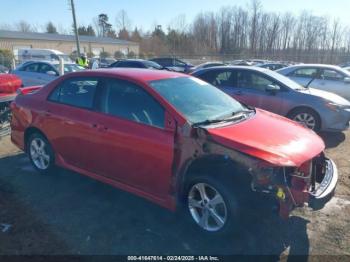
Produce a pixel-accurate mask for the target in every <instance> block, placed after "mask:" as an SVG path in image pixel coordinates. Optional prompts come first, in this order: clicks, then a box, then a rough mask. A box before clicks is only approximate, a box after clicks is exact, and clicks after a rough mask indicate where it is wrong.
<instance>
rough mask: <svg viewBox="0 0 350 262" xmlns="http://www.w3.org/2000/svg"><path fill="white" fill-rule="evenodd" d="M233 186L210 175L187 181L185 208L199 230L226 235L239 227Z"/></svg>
mask: <svg viewBox="0 0 350 262" xmlns="http://www.w3.org/2000/svg"><path fill="white" fill-rule="evenodd" d="M233 191H234V189H233V188H231V187H229V186H228V184H227V183H224V182H223V181H216V180H215V179H214V178H212V177H211V176H199V177H195V178H193V179H191V180H190V181H188V186H187V190H186V194H185V202H186V205H185V206H186V207H185V208H186V209H187V210H186V212H187V216H188V217H189V218H190V220H191V221H192V222H193V223H194V224H196V225H197V226H198V227H199V229H201V231H202V232H205V233H208V234H211V235H226V234H229V233H232V232H234V231H235V229H238V227H239V225H238V202H237V198H236V196H235V195H234V192H233Z"/></svg>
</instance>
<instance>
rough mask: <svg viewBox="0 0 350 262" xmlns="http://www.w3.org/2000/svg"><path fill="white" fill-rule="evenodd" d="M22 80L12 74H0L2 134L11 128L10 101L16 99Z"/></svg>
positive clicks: (0, 127)
mask: <svg viewBox="0 0 350 262" xmlns="http://www.w3.org/2000/svg"><path fill="white" fill-rule="evenodd" d="M21 86H22V81H21V79H20V78H18V77H17V76H15V75H12V74H0V136H2V135H4V134H5V132H6V133H8V131H9V128H10V116H11V111H10V103H11V102H12V101H13V100H14V99H15V97H16V95H17V94H16V92H17V90H18V89H19V88H20V87H21Z"/></svg>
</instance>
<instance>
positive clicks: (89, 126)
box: [11, 68, 338, 234]
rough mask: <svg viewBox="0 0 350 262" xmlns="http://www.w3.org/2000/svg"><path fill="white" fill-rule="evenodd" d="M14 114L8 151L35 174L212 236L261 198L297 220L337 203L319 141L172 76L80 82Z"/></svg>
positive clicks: (75, 76) (19, 106)
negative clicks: (104, 191)
mask: <svg viewBox="0 0 350 262" xmlns="http://www.w3.org/2000/svg"><path fill="white" fill-rule="evenodd" d="M11 108H12V112H13V118H12V124H11V127H12V133H11V139H12V141H13V143H14V144H16V145H17V146H18V147H19V148H21V149H22V150H24V151H25V152H27V153H28V156H29V158H30V161H31V163H32V164H33V166H34V168H35V169H36V170H37V171H38V172H40V173H42V174H44V175H49V174H50V175H51V174H53V173H52V171H53V170H54V168H55V166H61V167H64V168H67V169H70V170H74V171H77V172H79V173H82V174H84V175H87V176H89V177H92V178H94V179H97V180H100V181H102V182H104V183H108V184H111V185H113V186H115V187H118V188H121V189H123V190H126V191H129V192H132V193H134V194H136V195H139V196H142V197H144V198H146V199H148V200H150V201H153V202H155V203H157V204H159V205H161V206H163V207H165V208H168V209H170V210H172V211H175V210H178V209H179V210H183V211H184V212H185V214H186V216H188V217H189V218H190V219H191V220H192V221H193V222H194V224H196V225H198V226H199V228H200V229H202V230H203V231H204V232H207V233H211V234H227V233H232V230H234V229H237V228H238V227H240V224H239V219H240V218H242V216H243V214H244V210H245V208H244V206H245V205H249V203H250V204H253V202H246V201H248V199H249V196H251V195H252V190H254V191H256V192H265V193H270V195H271V196H272V197H273V198H275V199H277V201H278V202H279V204H280V209H279V210H280V215H281V216H283V217H288V214H289V211H290V210H291V209H292V208H293V207H295V206H301V205H303V204H304V203H305V202H309V203H310V205H312V204H320V203H321V202H323V201H324V200H325V199H327V198H330V197H331V194H332V193H333V191H334V189H335V187H336V183H337V179H338V174H337V168H336V165H335V164H334V162H333V161H332V160H330V159H328V158H326V157H325V155H324V153H323V150H324V148H325V145H324V143H323V141H322V139H321V138H320V137H318V136H317V135H316V134H315V133H314V132H312V131H311V130H308V129H306V128H304V127H302V126H300V125H299V124H297V123H295V122H293V121H291V120H288V119H286V118H283V117H281V116H278V115H274V114H272V113H269V112H266V111H264V110H260V109H254V108H251V107H247V106H245V105H243V104H241V103H239V102H237V101H236V100H235V99H233V98H231V97H230V96H228V95H227V94H225V93H224V92H222V91H220V90H219V89H217V88H215V87H214V86H212V85H210V84H207V83H205V82H204V81H202V80H199V79H197V78H194V77H190V76H188V75H184V74H179V73H175V72H168V71H160V70H147V69H130V68H128V69H113V70H112V69H100V70H92V71H90V70H89V71H82V72H76V73H72V74H67V75H64V76H61V77H59V78H58V79H56V80H55V81H52V82H51V83H49V84H48V85H46V86H44V87H42V88H41V89H39V90H38V91H36V92H34V93H31V94H27V95H21V94H19V95H18V96H17V97H16V100H15V102H14V103H12V106H11Z"/></svg>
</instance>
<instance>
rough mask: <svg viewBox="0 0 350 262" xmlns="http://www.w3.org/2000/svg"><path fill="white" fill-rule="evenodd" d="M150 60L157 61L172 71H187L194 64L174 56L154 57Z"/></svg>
mask: <svg viewBox="0 0 350 262" xmlns="http://www.w3.org/2000/svg"><path fill="white" fill-rule="evenodd" d="M149 61H153V62H156V63H158V64H159V65H161V66H162V67H164V68H167V69H170V70H172V71H176V72H184V73H187V72H188V71H189V70H190V69H191V68H192V67H193V65H192V64H190V63H187V62H185V61H182V60H180V59H178V58H174V57H161V58H153V59H150V60H149Z"/></svg>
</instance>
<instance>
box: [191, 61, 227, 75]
mask: <svg viewBox="0 0 350 262" xmlns="http://www.w3.org/2000/svg"><path fill="white" fill-rule="evenodd" d="M225 65H226V64H224V63H222V62H206V63H203V64H199V65H196V66H194V67H191V68H190V69H189V70H188V73H192V72H194V71H196V70H199V69H203V68H209V67H216V66H225Z"/></svg>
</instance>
